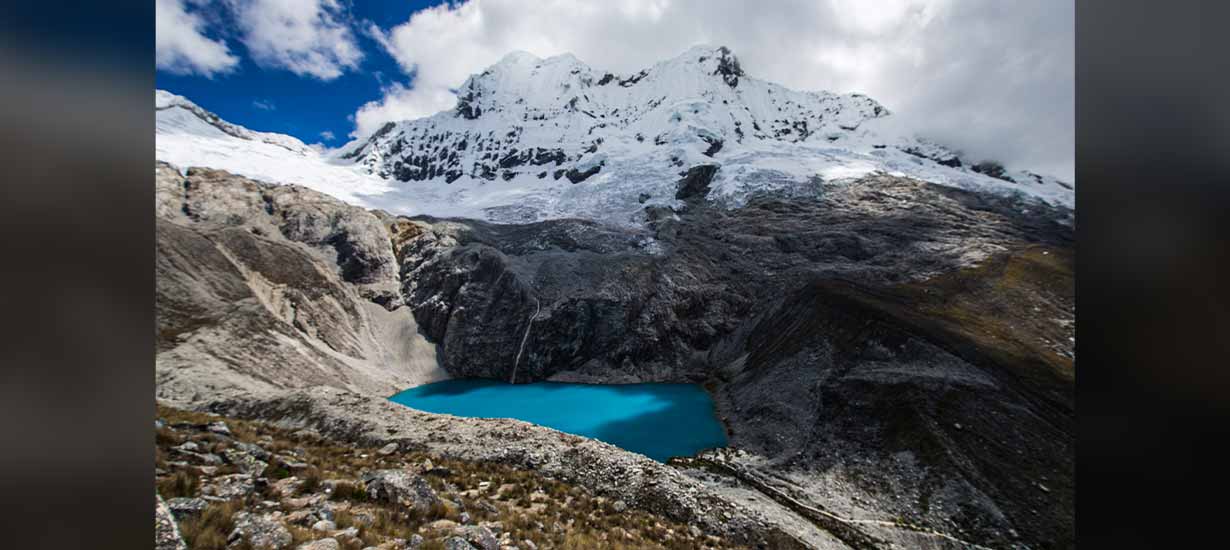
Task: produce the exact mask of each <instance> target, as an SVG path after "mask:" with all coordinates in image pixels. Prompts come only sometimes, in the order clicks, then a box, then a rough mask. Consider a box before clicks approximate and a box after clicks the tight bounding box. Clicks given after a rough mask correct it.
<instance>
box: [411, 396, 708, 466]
mask: <svg viewBox="0 0 1230 550" xmlns="http://www.w3.org/2000/svg"><path fill="white" fill-rule="evenodd" d="M389 400H390V401H393V402H394V403H400V404H402V405H405V406H407V407H410V408H414V409H418V410H420V411H427V412H433V413H447V414H451V415H455V416H467V417H474V418H516V419H518V420H524V421H526V422H532V423H534V424H539V425H542V426H547V427H550V428H555V429H557V430H559V431H561V432H568V433H571V434H576V435H581V436H585V437H590V438H593V439H598V440H601V441H605V442H607V443H610V444H612V445H615V446H617V447H622V448H624V449H627V450H629V451H633V452H637V453H641V454H643V455H645V456H648V457H649V458H652V459H654V460H657V461H659V462H665V461H666V459H668V458H670V457H672V456H691V455H694V454H696V453H697V452H698V451H701V450H703V449H709V448H713V447H724V446H725V445H726V431H725V430H724V429H723V428H722V424H721V423H720V422H718V420H717V418H716V417H715V416H714V412H713V401H712V400H711V399H710V398H709V394H708V393H705V390H704V389H702V388H701V387H700V386H698V385H695V384H612V385H596V384H564V383H558V382H537V383H534V384H507V383H504V382H497V381H494V380H446V381H443V382H436V383H434V384H426V385H423V386H418V387H414V388H410V389H408V390H406V391H403V392H401V393H399V394H397V395H394V396H393V397H390V398H389Z"/></svg>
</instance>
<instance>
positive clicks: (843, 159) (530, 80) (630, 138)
mask: <svg viewBox="0 0 1230 550" xmlns="http://www.w3.org/2000/svg"><path fill="white" fill-rule="evenodd" d="M155 105H156V110H157V124H156V128H157V130H156V132H157V135H156V144H157V145H156V147H157V158H158V159H159V160H163V161H166V162H169V163H172V164H175V165H177V166H179V167H181V168H186V167H190V166H206V167H212V168H221V169H225V170H229V171H231V172H234V173H237V174H242V175H244V176H248V177H251V178H254V179H260V180H265V181H270V182H275V183H296V184H300V185H303V186H305V187H309V188H311V189H314V190H317V191H321V192H324V193H328V194H330V195H333V196H335V197H338V198H339V199H342V200H344V201H347V202H350V203H354V204H358V205H361V206H365V207H368V208H380V209H384V210H386V211H389V212H392V213H397V214H406V215H416V214H429V215H433V216H438V217H469V218H480V219H486V220H489V221H494V222H530V221H536V220H544V219H553V218H566V217H580V218H588V219H595V220H601V221H606V222H610V223H615V224H620V225H625V224H638V223H640V221H641V220H642V216H643V214H642V212H643V209H644V207H645V206H647V205H665V206H679V201H678V200H676V199H675V191H676V182H677V181H678V180H679V178H680V176H681V174H682V173H683V172H686V170H687V169H688V168H690V167H692V166H697V165H701V164H714V165H718V166H719V170H718V171H717V175H716V176H715V177H714V180H713V182H712V183H711V186H710V187H711V191H710V193H709V195H708V198H709V200H712V201H717V202H719V203H721V204H724V205H728V206H731V207H736V206H739V205H741V204H743V203H744V202H746V200H747V199H748V197H750V196H752V195H753V194H756V193H763V192H779V193H790V194H799V193H804V194H806V193H817V192H822V190H823V187H824V186H825V185H840V184H841V183H842V182H845V181H850V180H853V179H856V178H859V177H862V176H864V175H867V174H870V173H874V172H886V173H890V174H894V175H900V176H908V177H913V178H917V179H921V180H924V181H930V182H934V183H937V184H941V185H947V186H952V187H958V188H962V189H967V190H975V191H982V192H989V193H996V194H1001V195H1014V196H1019V197H1021V198H1024V199H1034V200H1040V201H1044V202H1047V203H1050V204H1055V205H1062V206H1066V207H1069V208H1074V207H1075V192H1074V189H1073V188H1074V185H1072V184H1071V183H1068V182H1061V181H1058V180H1056V179H1055V178H1052V177H1049V176H1043V175H1040V174H1035V173H1032V172H1028V171H1024V170H1002V171H1001V168H1000V167H996V166H991V165H983V166H979V167H978V169H977V170H975V169H974V166H972V163H973V162H974V161H977V160H979V159H963V158H960V156H959V154H958V153H957V152H954V151H950V150H948V149H946V148H944V147H943V146H941V145H938V144H935V143H932V142H929V141H927V140H925V139H920V138H917V137H915V136H912V135H910V134H908V133H907V132H903V131H901V130H900V129H899V128H897V127H896V125H895V124H894V121H893V119H892V116H891V114H890V113H889V111H888V110H887V109H885V108H884V107H883V106H881V105H880V104H878V103H876V102H875V101H874V100H873V99H871V98H868V97H866V96H863V95H859V94H845V95H839V94H832V93H829V92H798V91H794V90H789V89H787V88H784V87H782V86H779V85H777V84H773V83H769V82H764V81H761V80H757V79H755V78H751V77H749V76H747V75H746V74H744V72H743V69H742V67H740V66H739V63H738V60H737V59H736V58H735V56H734V55H733V54H731V53H730V52H729V50H726V49H725V48H708V47H696V48H692V49H690V50H688V51H687V52H685V53H684V54H682V55H680V56H678V57H676V58H674V59H670V60H667V61H663V62H661V63H658V64H656V65H654V66H653V67H651V68H649V69H646V70H644V71H641V72H639V73H636V74H633V75H615V74H612V73H606V72H603V71H597V70H594V69H592V68H590V67H588V66H587V65H585V64H584V63H582V62H581V61H580V60H578V59H576V58H575V57H573V56H571V55H563V56H557V57H552V58H549V59H539V58H537V57H535V56H533V55H530V54H527V53H524V52H515V53H512V54H509V55H508V56H506V57H505V58H504V59H503V60H501V61H500V62H499V63H497V64H496V65H493V66H492V67H490V68H488V69H487V70H485V71H483V72H482V73H480V74H477V75H474V76H471V77H470V79H468V80H467V81H466V83H465V84H464V85H463V86H462V87H461V88H460V89H459V93H458V105H457V107H456V108H454V109H452V110H449V111H444V112H441V113H437V114H435V115H433V116H430V117H426V118H422V119H417V120H410V121H402V122H396V123H390V124H388V125H386V126H385V127H384V128H382V129H381V130H380V131H379V132H377V133H376V134H375V135H373V136H371V137H368V138H366V139H362V140H355V141H352V142H351V143H349V144H347V145H346V146H344V147H342V148H341V149H338V150H335V151H322V150H319V149H317V148H314V147H312V146H308V145H305V144H303V143H302V142H301V141H299V140H297V139H295V138H293V137H290V136H285V135H280V134H270V133H263V132H254V131H251V130H248V129H246V128H243V127H241V126H237V125H233V124H230V123H228V122H226V121H223V120H221V119H219V118H218V117H217V116H216V115H213V114H212V113H209V112H208V111H206V110H204V109H202V108H200V107H199V106H197V105H195V104H193V103H192V102H191V101H189V100H187V99H186V98H183V97H180V96H176V95H174V94H170V93H168V92H165V91H157V92H155ZM980 172H983V173H980ZM993 176H996V177H993Z"/></svg>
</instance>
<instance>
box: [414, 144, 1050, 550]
mask: <svg viewBox="0 0 1230 550" xmlns="http://www.w3.org/2000/svg"><path fill="white" fill-rule="evenodd" d="M715 170H716V167H711V166H710V167H704V166H702V167H696V168H693V169H692V170H691V171H689V176H688V177H685V179H684V181H683V182H682V184H681V187H680V191H681V195H682V198H685V199H688V198H698V197H703V193H704V189H705V188H706V187H707V185H705V184H707V183H708V181H709V180H711V178H712V175H713V173H714V171H715ZM1039 208H1041V211H1040V212H1039V210H1038V209H1039ZM1021 210H1022V207H1021V205H1020V204H1019V203H1018V202H1017V201H1016V200H1013V199H1002V198H996V197H989V196H985V195H978V194H973V193H968V192H964V191H959V190H954V189H950V188H944V187H939V186H935V185H930V184H925V183H921V182H916V181H912V180H904V179H897V178H892V177H887V176H880V177H872V178H868V179H866V180H863V181H860V182H857V183H854V184H850V185H845V186H833V187H826V188H825V191H824V193H823V194H822V195H821V196H819V197H813V198H802V197H774V196H763V197H760V198H756V199H753V200H752V201H750V202H749V203H748V205H747V206H746V207H744V208H740V209H729V210H728V209H723V208H719V207H717V206H714V205H710V204H707V203H705V202H704V201H689V206H688V208H687V209H685V210H684V211H682V212H673V211H671V210H670V209H668V208H663V207H659V206H653V207H650V208H647V216H649V219H648V222H649V223H648V226H649V228H648V229H646V230H630V229H617V228H611V227H606V226H599V225H595V224H592V223H587V222H581V221H577V220H554V221H548V222H540V223H533V224H526V225H489V224H484V223H479V222H471V221H465V222H461V221H438V220H431V219H422V220H419V221H417V222H416V223H421V224H422V225H423V228H424V230H423V233H422V235H421V236H419V237H417V238H415V239H412V240H410V241H407V242H406V243H405V244H404V245H403V248H402V249H401V252H400V253H399V257H401V258H403V266H402V269H403V271H402V278H403V282H404V285H405V286H404V287H403V291H404V293H405V294H406V296H407V300H408V303H409V304H410V306H411V308H412V309H413V310H414V312H415V316H416V319H418V322H419V324H420V325H421V326H422V327H424V330H425V331H426V334H427V335H428V337H429V338H431V339H432V340H433V341H436V342H438V343H439V344H440V346H441V356H442V361H443V364H444V367H445V368H446V369H448V370H449V371H450V372H451V373H453V374H455V375H458V376H478V377H486V378H496V379H502V380H508V379H509V378H510V376H511V374H512V373H513V372H514V370H515V371H516V373H517V374H516V380H517V381H518V382H521V381H531V380H541V379H544V378H554V379H559V380H577V381H591V382H614V381H689V380H690V381H708V382H710V383H712V384H713V385H714V388H715V391H716V392H717V396H718V401H719V410H720V412H721V414H722V415H723V416H724V419H725V421H726V422H727V425H728V426H729V427H730V429H731V432H732V433H731V437H732V442H733V443H734V445H735V446H736V447H738V448H744V449H749V450H753V451H755V452H757V453H758V454H761V455H762V456H766V457H769V458H771V459H772V460H773V461H774V463H773V464H774V466H773V468H775V469H776V471H778V472H779V473H782V472H784V473H787V474H789V475H790V476H794V477H791V478H790V479H796V480H798V481H797V482H798V483H799V487H798V489H799V490H800V491H803V492H805V493H807V492H808V491H812V490H817V491H818V490H819V489H811V488H809V487H810V486H809V485H807V484H810V483H819V481H817V480H823V479H828V478H827V477H825V475H824V474H823V472H824V471H825V470H826V469H829V468H837V467H849V466H842V465H849V464H866V465H867V466H866V467H865V468H864V467H859V468H857V469H859V472H861V473H863V474H865V475H866V476H868V477H867V478H866V479H879V480H886V481H884V484H883V487H888V488H889V489H884V488H883V487H881V486H878V485H870V486H867V487H865V488H864V490H865V491H867V494H870V495H879V496H873V497H871V498H873V499H874V498H881V497H882V498H883V500H882V501H881V502H879V503H878V504H877V506H879V507H881V508H883V509H889V510H892V511H893V513H900V514H901V515H903V516H906V517H911V518H915V519H916V520H917V521H920V522H922V523H924V524H932V522H934V524H935V525H941V526H944V525H951V524H952V523H955V524H957V525H959V526H961V527H962V529H966V530H967V531H969V532H973V533H976V534H977V536H976V539H975V540H981V541H994V542H995V543H996V544H1012V543H1015V542H1019V541H1026V543H1028V544H1030V545H1033V544H1037V543H1042V544H1043V545H1044V546H1045V545H1051V544H1057V545H1060V546H1062V545H1064V544H1065V541H1070V540H1071V536H1072V532H1073V531H1072V522H1071V517H1072V514H1071V512H1072V509H1073V508H1072V499H1071V494H1072V493H1071V492H1068V493H1067V495H1068V496H1067V497H1065V498H1064V499H1062V500H1059V501H1056V500H1053V499H1052V500H1051V501H1049V502H1050V504H1049V506H1050V508H1049V510H1052V511H1050V512H1047V513H1045V514H1042V515H1033V514H1032V512H1030V510H1034V509H1041V508H1039V506H1042V503H1041V501H1040V500H1038V498H1041V497H1038V498H1034V497H1035V496H1037V494H1043V493H1041V492H1040V491H1038V490H1037V489H1036V488H1035V489H1033V491H1034V492H1033V493H1029V494H1028V495H1027V496H1026V497H1022V496H1020V495H1021V494H1022V492H1025V491H1027V490H1028V489H1029V487H1031V486H1032V485H1031V484H1036V483H1037V482H1038V481H1037V480H1039V479H1042V477H1043V476H1045V478H1046V480H1047V481H1046V482H1044V483H1047V486H1048V488H1051V489H1052V490H1054V487H1060V489H1059V491H1064V490H1066V489H1067V488H1070V487H1071V486H1072V476H1073V475H1074V474H1073V463H1072V448H1073V434H1074V421H1073V418H1074V406H1073V392H1072V378H1071V374H1070V373H1071V368H1072V349H1073V344H1072V341H1071V340H1069V338H1070V337H1071V336H1072V334H1071V329H1070V325H1069V324H1068V323H1069V322H1070V320H1071V319H1072V318H1073V316H1074V309H1073V305H1072V304H1073V300H1072V299H1071V291H1070V289H1071V272H1070V271H1066V272H1065V271H1064V269H1065V268H1064V267H1063V261H1059V263H1058V264H1054V265H1052V263H1048V262H1051V260H1057V261H1058V259H1061V258H1067V259H1069V260H1070V251H1071V246H1072V239H1073V233H1072V229H1071V228H1070V227H1069V226H1066V225H1063V224H1062V223H1058V222H1059V221H1061V220H1065V219H1067V217H1068V216H1069V215H1070V213H1069V212H1066V211H1061V210H1055V209H1048V208H1046V207H1039V206H1036V205H1031V206H1030V211H1031V213H1030V214H1029V215H1025V214H1022V213H1021ZM1005 251H1007V252H1005ZM1064 261H1067V260H1064ZM980 262H981V265H980V264H979V263H980ZM1038 265H1042V266H1043V267H1038ZM975 266H978V267H975ZM1048 266H1049V267H1048ZM1021 273H1026V274H1028V276H1027V277H1025V278H1024V279H1019V277H1018V276H1020V274H1021ZM1005 277H1007V278H1005ZM1064 281H1066V283H1064ZM1043 282H1045V283H1046V284H1042V283H1043ZM1065 284H1066V286H1065ZM1065 288H1066V289H1067V290H1064V289H1065ZM941 296H942V297H946V298H945V299H944V300H939V299H938V298H937V297H941ZM950 303H956V304H959V306H960V307H957V306H953V305H951V304H950ZM539 310H540V313H539V314H538V315H537V317H534V314H535V311H539ZM531 319H532V320H531ZM980 319H981V320H987V321H985V324H979V323H980V322H981V321H975V320H980ZM1057 319H1058V320H1060V322H1058V323H1056V321H1055V320H1057ZM1010 327H1015V328H1011V329H1010ZM1022 327H1032V328H1030V329H1029V330H1026V331H1024V332H1022V331H1023V330H1024V329H1023V328H1022ZM988 332H989V333H990V334H994V335H996V336H995V338H992V339H987V338H986V337H984V336H983V335H984V334H986V333H988ZM523 338H524V340H525V347H524V351H523V353H522V354H521V355H520V359H519V360H518V358H517V357H518V350H519V348H520V345H521V341H522V339H523ZM996 338H997V339H996ZM1039 342H1043V343H1039ZM957 425H960V426H961V427H960V428H958V427H956V426H957ZM989 441H993V443H989ZM901 453H908V455H902V454H901ZM903 456H908V457H909V460H906V461H905V462H902V460H904V459H903V458H902V457H903ZM928 472H930V473H928ZM929 476H931V477H929ZM832 490H833V491H837V489H836V488H834V489H832ZM826 491H827V490H826ZM838 492H840V491H838ZM941 493H942V494H943V495H945V496H943V497H941V496H940V494H941ZM823 494H828V492H823ZM901 495H909V496H910V498H914V499H920V498H921V499H923V500H924V501H925V502H930V504H924V505H922V506H921V508H920V507H919V506H916V505H900V504H893V503H894V502H896V500H895V499H896V498H899V497H901ZM818 502H819V501H818ZM903 502H904V501H903ZM912 502H917V500H915V501H912ZM955 502H962V503H965V504H963V505H960V506H958V505H956V504H954V503H955ZM1013 530H1015V532H1016V533H1018V536H1019V537H1020V538H1019V539H1016V538H1013V536H1011V535H1009V534H1008V533H1011V532H1014V531H1013Z"/></svg>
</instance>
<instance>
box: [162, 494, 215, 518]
mask: <svg viewBox="0 0 1230 550" xmlns="http://www.w3.org/2000/svg"><path fill="white" fill-rule="evenodd" d="M206 506H209V502H208V501H206V500H205V499H203V498H182V497H181V498H173V499H170V500H168V501H167V508H168V509H170V510H171V513H172V514H175V517H176V519H179V520H180V521H183V520H184V519H186V518H190V517H195V516H199V515H200V514H201V512H204V511H205V507H206Z"/></svg>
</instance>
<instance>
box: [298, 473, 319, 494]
mask: <svg viewBox="0 0 1230 550" xmlns="http://www.w3.org/2000/svg"><path fill="white" fill-rule="evenodd" d="M320 481H321V479H320V471H319V470H317V469H315V468H312V469H310V470H308V471H307V474H306V475H305V476H304V477H303V483H301V484H299V494H301V495H310V494H312V493H315V492H316V491H317V490H319V489H320Z"/></svg>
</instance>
